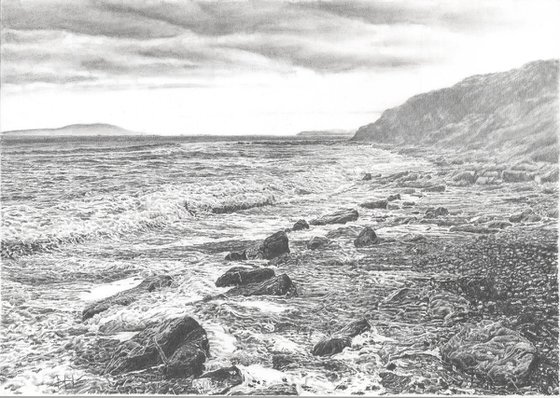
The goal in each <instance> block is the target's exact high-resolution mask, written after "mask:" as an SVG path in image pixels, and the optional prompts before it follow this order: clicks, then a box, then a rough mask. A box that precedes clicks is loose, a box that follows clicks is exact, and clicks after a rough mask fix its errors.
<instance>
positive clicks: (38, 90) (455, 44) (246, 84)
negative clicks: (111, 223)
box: [0, 0, 560, 134]
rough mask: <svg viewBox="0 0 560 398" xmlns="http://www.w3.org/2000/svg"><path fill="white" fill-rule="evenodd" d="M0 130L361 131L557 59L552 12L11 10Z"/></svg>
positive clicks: (400, 1)
mask: <svg viewBox="0 0 560 398" xmlns="http://www.w3.org/2000/svg"><path fill="white" fill-rule="evenodd" d="M1 4H2V37H1V38H2V47H1V51H2V53H1V56H2V59H1V60H2V63H1V78H2V91H1V105H0V107H1V109H0V110H1V112H0V114H1V116H0V128H1V129H2V130H3V131H6V130H12V129H24V128H38V127H58V126H62V125H66V124H72V123H94V122H102V123H112V124H117V125H120V126H122V127H125V128H128V129H131V130H138V131H146V132H152V133H161V134H293V133H296V132H298V131H300V130H310V129H355V128H357V127H359V126H360V125H362V124H365V123H368V122H371V121H373V120H375V119H376V118H377V117H378V116H379V114H380V113H381V112H382V111H383V110H384V109H386V108H388V107H391V106H395V105H398V104H399V103H401V102H403V101H404V100H406V99H407V98H408V97H409V96H411V95H414V94H416V93H419V92H422V91H427V90H431V89H435V88H440V87H445V86H448V85H451V84H453V83H455V82H457V81H458V80H460V79H462V78H463V77H466V76H469V75H472V74H476V73H486V72H494V71H500V70H507V69H510V68H514V67H518V66H521V65H522V64H524V63H526V62H529V61H532V60H536V59H549V58H558V57H559V54H558V51H559V46H558V42H557V38H558V37H560V28H559V26H560V24H559V23H558V16H559V15H560V1H557V0H523V1H521V0H519V1H517V0H484V1H482V0H479V1H474V0H471V1H466V0H448V1H436V0H391V1H389V0H370V1H340V0H333V1H304V0H302V1H262V0H261V1H223V0H222V1H208V0H206V1H187V0H182V1H179V0H145V1H141V0H135V1H133V0H21V1H20V0H2V2H1Z"/></svg>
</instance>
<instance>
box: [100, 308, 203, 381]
mask: <svg viewBox="0 0 560 398" xmlns="http://www.w3.org/2000/svg"><path fill="white" fill-rule="evenodd" d="M208 355H209V343H208V338H207V336H206V331H205V330H204V329H203V328H202V326H200V325H199V324H198V322H197V321H195V320H194V319H193V318H191V317H190V316H184V317H181V318H175V319H170V320H167V321H164V322H161V323H159V324H154V325H151V326H149V327H147V328H146V329H144V330H143V331H141V332H140V333H138V334H137V335H136V336H134V337H133V338H132V339H130V340H128V341H125V342H123V343H122V344H121V345H120V346H119V347H118V349H117V350H116V352H115V353H114V355H113V357H112V358H111V360H110V362H109V364H108V365H107V369H106V373H108V374H119V373H125V372H130V371H134V370H141V369H147V368H149V367H152V366H155V365H160V364H165V365H166V375H167V377H188V376H192V375H194V376H198V375H200V374H201V373H202V371H203V370H204V361H205V360H206V358H207V357H208Z"/></svg>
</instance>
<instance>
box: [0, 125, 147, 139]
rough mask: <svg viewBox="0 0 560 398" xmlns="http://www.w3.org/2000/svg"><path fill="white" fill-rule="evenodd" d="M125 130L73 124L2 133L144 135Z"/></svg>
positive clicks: (107, 126) (22, 134)
mask: <svg viewBox="0 0 560 398" xmlns="http://www.w3.org/2000/svg"><path fill="white" fill-rule="evenodd" d="M143 134H144V133H138V132H135V131H130V130H126V129H123V128H122V127H118V126H113V125H111V124H103V123H94V124H71V125H68V126H64V127H60V128H55V129H32V130H11V131H5V132H2V135H4V136H10V137H16V136H98V135H101V136H122V135H143Z"/></svg>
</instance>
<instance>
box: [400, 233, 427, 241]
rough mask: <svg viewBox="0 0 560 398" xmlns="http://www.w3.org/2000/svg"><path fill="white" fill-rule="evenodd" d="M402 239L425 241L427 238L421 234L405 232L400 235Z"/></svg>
mask: <svg viewBox="0 0 560 398" xmlns="http://www.w3.org/2000/svg"><path fill="white" fill-rule="evenodd" d="M402 240H403V241H405V242H426V241H427V240H428V238H426V237H425V236H424V235H422V234H406V235H404V236H403V237H402Z"/></svg>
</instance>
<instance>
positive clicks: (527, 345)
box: [441, 321, 537, 386]
mask: <svg viewBox="0 0 560 398" xmlns="http://www.w3.org/2000/svg"><path fill="white" fill-rule="evenodd" d="M441 354H442V357H443V359H444V360H445V361H446V362H448V363H451V364H452V365H454V366H455V367H457V368H458V369H460V370H461V371H463V372H465V373H468V374H471V375H477V376H481V377H483V378H485V379H489V380H492V381H493V382H494V383H495V384H501V385H506V384H509V383H513V384H515V385H516V386H522V385H524V384H526V383H527V381H528V378H529V374H530V372H531V365H532V364H533V361H534V360H535V358H536V355H537V350H536V348H535V347H534V346H533V344H531V342H530V341H529V340H527V339H526V338H525V337H523V336H521V335H520V334H519V333H518V332H516V331H514V330H511V329H507V328H505V327H503V326H502V325H501V324H500V323H499V322H491V321H482V322H481V323H479V324H477V325H467V326H465V327H464V328H463V329H462V330H461V331H460V332H459V333H458V334H456V335H455V336H453V337H452V338H451V339H450V340H449V341H448V342H447V343H446V344H445V345H443V346H442V347H441Z"/></svg>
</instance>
